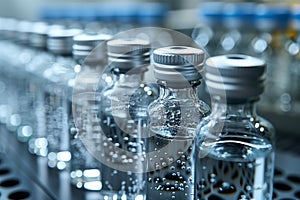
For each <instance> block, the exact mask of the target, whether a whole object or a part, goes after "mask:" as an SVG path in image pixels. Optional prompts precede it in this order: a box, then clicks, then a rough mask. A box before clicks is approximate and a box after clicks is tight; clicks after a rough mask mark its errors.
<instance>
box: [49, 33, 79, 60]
mask: <svg viewBox="0 0 300 200" xmlns="http://www.w3.org/2000/svg"><path fill="white" fill-rule="evenodd" d="M80 33H82V30H81V29H54V30H51V31H49V33H48V39H47V48H48V50H49V51H51V52H52V53H55V54H60V55H71V54H72V45H73V37H74V36H75V35H78V34H80Z"/></svg>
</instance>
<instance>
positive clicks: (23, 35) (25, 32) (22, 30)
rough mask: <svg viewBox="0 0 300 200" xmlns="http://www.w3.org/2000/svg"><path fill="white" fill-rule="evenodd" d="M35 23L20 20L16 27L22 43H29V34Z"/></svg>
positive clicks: (17, 38)
mask: <svg viewBox="0 0 300 200" xmlns="http://www.w3.org/2000/svg"><path fill="white" fill-rule="evenodd" d="M32 27H33V23H32V22H30V21H20V22H18V24H17V27H16V33H17V35H16V40H17V42H18V43H20V44H29V35H30V31H31V30H32Z"/></svg>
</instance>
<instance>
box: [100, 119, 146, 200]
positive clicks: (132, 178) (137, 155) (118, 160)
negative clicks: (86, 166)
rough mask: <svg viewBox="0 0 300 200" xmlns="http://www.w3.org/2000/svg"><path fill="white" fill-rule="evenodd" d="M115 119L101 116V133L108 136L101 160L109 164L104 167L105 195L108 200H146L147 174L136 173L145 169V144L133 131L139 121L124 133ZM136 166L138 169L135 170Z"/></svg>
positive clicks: (127, 126)
mask: <svg viewBox="0 0 300 200" xmlns="http://www.w3.org/2000/svg"><path fill="white" fill-rule="evenodd" d="M115 119H116V118H113V117H112V116H108V115H105V114H103V115H101V120H100V124H101V129H102V130H103V132H104V135H105V136H101V137H102V138H101V140H102V141H101V157H102V159H105V161H106V163H104V164H102V166H101V172H102V185H103V186H102V190H101V193H102V195H103V196H104V198H108V199H110V198H116V197H117V199H123V198H124V196H125V197H126V199H129V200H131V199H141V200H142V199H145V196H144V195H145V187H146V186H145V185H146V179H145V173H135V172H137V171H138V170H140V169H144V167H145V158H144V154H143V152H145V141H144V140H143V139H141V138H140V137H139V135H138V132H137V130H136V129H134V128H133V127H134V125H135V123H136V122H135V121H133V120H129V121H128V122H127V124H126V130H127V131H126V132H124V131H123V130H122V129H121V128H119V126H118V125H117V124H116V122H115ZM121 121H122V120H121ZM123 121H124V120H123ZM140 123H141V122H140ZM130 129H132V132H130V133H127V132H128V130H130ZM118 166H119V167H120V166H121V168H122V170H120V168H119V167H118ZM132 166H134V167H133V168H131V167H132Z"/></svg>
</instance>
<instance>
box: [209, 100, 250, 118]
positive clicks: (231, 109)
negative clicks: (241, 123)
mask: <svg viewBox="0 0 300 200" xmlns="http://www.w3.org/2000/svg"><path fill="white" fill-rule="evenodd" d="M212 113H214V114H218V115H220V114H222V115H223V116H226V118H229V117H230V118H231V117H234V116H239V117H244V118H248V117H253V116H256V101H253V100H252V101H246V102H243V103H241V102H240V103H224V102H214V103H212Z"/></svg>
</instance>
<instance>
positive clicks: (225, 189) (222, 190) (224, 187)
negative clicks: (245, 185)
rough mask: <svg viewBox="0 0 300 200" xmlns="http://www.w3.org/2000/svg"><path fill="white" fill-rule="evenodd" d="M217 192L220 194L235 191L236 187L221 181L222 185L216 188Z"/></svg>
mask: <svg viewBox="0 0 300 200" xmlns="http://www.w3.org/2000/svg"><path fill="white" fill-rule="evenodd" d="M218 192H219V193H221V194H231V193H234V192H236V188H235V186H234V185H233V184H231V183H228V182H223V183H222V186H221V187H220V188H219V189H218Z"/></svg>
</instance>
